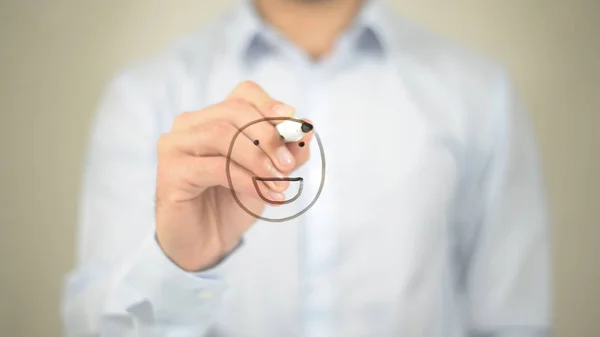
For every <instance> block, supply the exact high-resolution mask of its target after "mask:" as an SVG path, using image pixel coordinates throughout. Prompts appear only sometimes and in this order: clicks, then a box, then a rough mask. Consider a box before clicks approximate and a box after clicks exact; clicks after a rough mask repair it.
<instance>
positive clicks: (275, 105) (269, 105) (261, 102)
mask: <svg viewBox="0 0 600 337" xmlns="http://www.w3.org/2000/svg"><path fill="white" fill-rule="evenodd" d="M229 99H243V100H245V101H247V102H248V103H250V104H252V105H253V106H254V107H255V108H256V110H258V112H260V114H261V115H263V116H264V117H292V116H294V114H295V113H296V111H295V109H294V108H292V107H291V106H289V105H287V104H284V103H282V102H280V101H278V100H276V99H274V98H272V97H271V96H270V95H269V94H267V92H266V91H265V90H264V89H263V88H262V87H261V86H260V85H258V84H256V83H255V82H252V81H244V82H242V83H240V84H239V85H238V86H237V87H236V88H235V89H234V90H233V91H232V92H231V93H230V94H229V95H228V96H227V98H226V100H229ZM269 122H270V123H272V124H278V123H281V122H282V121H281V120H270V121H269Z"/></svg>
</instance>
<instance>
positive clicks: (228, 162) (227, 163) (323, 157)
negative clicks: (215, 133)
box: [225, 117, 326, 222]
mask: <svg viewBox="0 0 600 337" xmlns="http://www.w3.org/2000/svg"><path fill="white" fill-rule="evenodd" d="M285 120H291V121H295V122H298V123H303V122H304V121H303V120H300V119H296V118H292V117H265V118H262V119H258V120H255V121H252V122H250V123H248V124H246V125H244V126H242V127H241V128H240V129H239V130H238V131H237V132H236V133H235V135H234V136H233V139H232V140H231V144H230V145H229V151H227V161H226V163H225V172H226V175H227V183H228V184H229V190H230V191H231V194H232V195H233V199H234V200H235V202H236V203H237V204H238V205H239V206H240V207H241V208H242V209H243V210H244V211H245V212H246V213H248V214H249V215H252V216H253V217H254V218H256V219H258V220H263V221H268V222H284V221H289V220H292V219H295V218H297V217H299V216H300V215H302V214H304V213H306V212H307V211H308V210H309V209H310V208H311V207H312V206H313V205H314V204H315V203H316V202H317V200H318V199H319V196H320V195H321V191H322V190H323V186H324V185H325V167H326V165H325V151H324V150H323V144H322V143H321V137H319V134H318V133H317V132H316V131H314V132H313V136H314V137H315V139H316V140H317V144H318V145H319V150H320V152H321V173H322V174H321V184H320V185H319V190H318V191H317V194H316V195H315V197H314V198H313V200H312V201H311V202H310V204H308V206H306V207H304V209H302V210H301V211H300V212H297V213H295V214H293V215H291V216H288V217H285V218H281V219H275V218H266V217H263V216H260V215H258V214H255V213H254V212H252V211H251V210H249V209H248V208H247V207H246V206H244V204H243V203H242V202H241V201H240V199H239V198H238V196H237V193H235V190H234V188H233V182H232V179H231V172H230V169H229V166H230V164H231V153H232V152H233V146H234V144H235V140H236V139H237V137H238V136H239V135H240V133H242V131H243V130H244V129H246V128H247V127H249V126H252V125H254V124H257V123H260V122H268V121H285Z"/></svg>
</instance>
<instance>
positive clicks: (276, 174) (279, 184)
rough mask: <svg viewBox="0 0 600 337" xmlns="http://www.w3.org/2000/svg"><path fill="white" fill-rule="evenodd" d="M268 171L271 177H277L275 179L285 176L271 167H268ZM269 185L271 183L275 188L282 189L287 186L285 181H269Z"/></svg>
mask: <svg viewBox="0 0 600 337" xmlns="http://www.w3.org/2000/svg"><path fill="white" fill-rule="evenodd" d="M269 171H270V172H271V175H273V176H274V177H277V178H284V177H285V175H284V174H283V173H281V172H279V170H277V169H276V168H275V167H273V165H270V168H269ZM270 183H272V184H273V185H274V187H275V188H277V187H279V188H283V187H286V185H287V182H286V181H271V182H270Z"/></svg>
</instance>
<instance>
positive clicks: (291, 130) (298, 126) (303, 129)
mask: <svg viewBox="0 0 600 337" xmlns="http://www.w3.org/2000/svg"><path fill="white" fill-rule="evenodd" d="M275 128H276V129H277V132H279V135H281V138H282V139H283V141H284V142H286V143H292V142H297V141H299V140H300V139H302V137H304V135H305V134H307V133H309V132H310V131H311V130H312V129H313V126H312V124H309V123H306V122H302V123H299V122H296V121H292V120H285V121H283V122H281V123H279V124H277V125H276V126H275Z"/></svg>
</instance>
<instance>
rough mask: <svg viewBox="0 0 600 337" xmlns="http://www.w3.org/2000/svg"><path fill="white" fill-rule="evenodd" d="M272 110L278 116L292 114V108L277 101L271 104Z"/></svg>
mask: <svg viewBox="0 0 600 337" xmlns="http://www.w3.org/2000/svg"><path fill="white" fill-rule="evenodd" d="M273 112H274V113H275V114H276V115H279V116H293V115H294V108H292V107H291V106H289V105H286V104H283V103H278V104H275V106H273Z"/></svg>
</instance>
